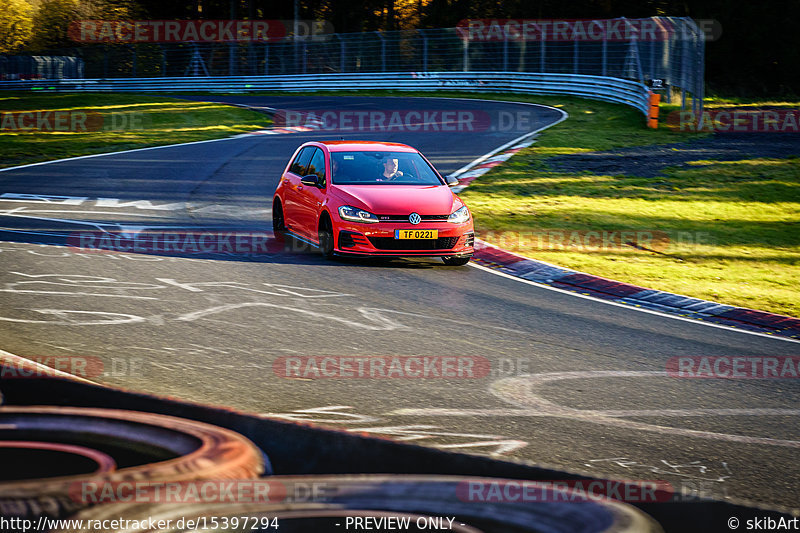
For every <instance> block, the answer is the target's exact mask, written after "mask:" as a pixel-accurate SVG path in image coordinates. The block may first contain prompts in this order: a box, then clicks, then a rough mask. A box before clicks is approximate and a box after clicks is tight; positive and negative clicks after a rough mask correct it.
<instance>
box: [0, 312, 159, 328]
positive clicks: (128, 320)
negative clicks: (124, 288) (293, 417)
mask: <svg viewBox="0 0 800 533" xmlns="http://www.w3.org/2000/svg"><path fill="white" fill-rule="evenodd" d="M26 310H27V311H33V312H35V313H41V314H43V315H49V316H52V317H54V319H52V320H33V319H27V318H10V317H4V316H0V320H2V321H4V322H18V323H22V324H47V325H49V326H108V325H112V324H133V323H137V322H145V321H146V320H147V319H146V318H143V317H140V316H136V315H128V314H125V313H106V312H103V311H76V310H72V309H26ZM75 315H95V316H98V317H106V318H104V319H97V320H81V319H80V318H77V317H75V318H73V317H74V316H75Z"/></svg>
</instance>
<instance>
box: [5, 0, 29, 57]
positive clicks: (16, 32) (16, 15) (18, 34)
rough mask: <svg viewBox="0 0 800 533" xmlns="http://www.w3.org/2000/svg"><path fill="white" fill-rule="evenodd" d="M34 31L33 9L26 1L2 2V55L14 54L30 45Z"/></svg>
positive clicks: (10, 0) (7, 0) (12, 0)
mask: <svg viewBox="0 0 800 533" xmlns="http://www.w3.org/2000/svg"><path fill="white" fill-rule="evenodd" d="M32 31H33V7H32V6H31V5H30V4H29V3H28V2H26V1H25V0H0V54H12V53H14V52H16V51H18V50H19V49H21V48H23V47H24V46H25V45H27V44H28V41H29V40H30V38H31V34H32Z"/></svg>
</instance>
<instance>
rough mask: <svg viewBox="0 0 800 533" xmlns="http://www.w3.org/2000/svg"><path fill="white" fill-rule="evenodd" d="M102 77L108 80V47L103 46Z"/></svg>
mask: <svg viewBox="0 0 800 533" xmlns="http://www.w3.org/2000/svg"><path fill="white" fill-rule="evenodd" d="M103 77H104V78H108V45H107V44H104V45H103Z"/></svg>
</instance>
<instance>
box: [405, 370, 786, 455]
mask: <svg viewBox="0 0 800 533" xmlns="http://www.w3.org/2000/svg"><path fill="white" fill-rule="evenodd" d="M666 376H668V374H667V372H661V371H616V370H600V371H580V372H553V373H548V374H531V375H527V376H518V377H511V378H504V379H500V380H497V381H495V382H494V383H492V385H491V386H490V388H489V391H490V392H491V393H492V394H494V395H495V396H496V397H497V398H499V399H500V400H502V401H504V402H506V403H509V404H511V405H514V406H515V407H516V409H470V410H466V409H427V408H426V409H398V410H395V411H392V412H391V413H389V414H391V415H406V416H409V415H410V416H493V417H494V416H524V417H553V418H565V419H568V420H573V421H582V422H588V423H592V424H600V425H605V426H612V427H617V428H623V429H630V430H636V431H647V432H652V433H661V434H665V435H677V436H682V437H694V438H700V439H710V440H722V441H729V442H738V443H741V444H757V445H758V444H761V445H767V446H784V447H790V448H800V441H795V440H782V439H771V438H766V437H751V436H745V435H732V434H728V433H716V432H712V431H699V430H694V429H684V428H676V427H668V426H659V425H655V424H647V423H644V422H636V421H633V420H625V419H623V418H621V417H625V416H677V417H682V416H717V415H720V416H735V415H749V416H769V415H783V416H798V415H800V409H657V410H642V411H637V410H621V411H614V410H610V411H609V410H598V411H594V410H587V409H574V408H572V407H566V406H563V405H559V404H557V403H554V402H552V401H550V400H547V399H545V398H542V397H541V396H539V395H538V394H536V392H535V389H536V388H537V386H539V385H542V384H544V383H548V382H553V381H563V380H569V379H594V378H624V377H666Z"/></svg>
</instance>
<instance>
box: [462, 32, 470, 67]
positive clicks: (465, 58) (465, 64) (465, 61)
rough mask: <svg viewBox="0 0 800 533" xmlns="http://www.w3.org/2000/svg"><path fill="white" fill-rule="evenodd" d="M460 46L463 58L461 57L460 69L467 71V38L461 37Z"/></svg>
mask: <svg viewBox="0 0 800 533" xmlns="http://www.w3.org/2000/svg"><path fill="white" fill-rule="evenodd" d="M462 42H463V44H462V48H463V52H462V55H463V58H462V65H461V66H462V69H463V71H464V72H469V39H468V38H467V39H462Z"/></svg>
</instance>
